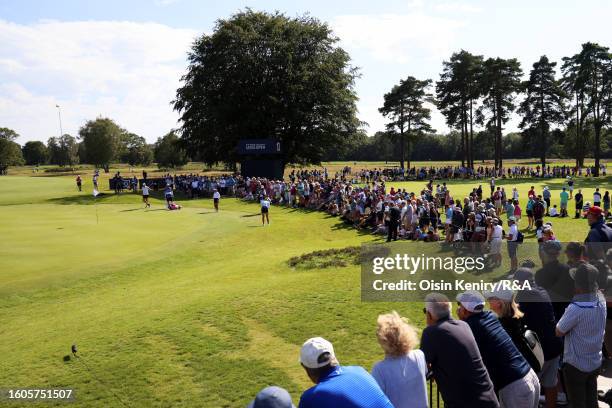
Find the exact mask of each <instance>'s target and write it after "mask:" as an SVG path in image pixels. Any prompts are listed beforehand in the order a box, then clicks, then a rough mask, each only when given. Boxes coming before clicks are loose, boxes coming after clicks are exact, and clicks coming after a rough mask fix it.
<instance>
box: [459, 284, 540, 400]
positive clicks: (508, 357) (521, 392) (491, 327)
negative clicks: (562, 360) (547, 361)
mask: <svg viewBox="0 0 612 408" xmlns="http://www.w3.org/2000/svg"><path fill="white" fill-rule="evenodd" d="M457 302H458V303H459V304H458V306H459V308H458V309H457V315H458V316H459V318H460V319H461V320H463V321H465V322H466V323H467V324H468V326H470V329H472V334H474V338H475V339H476V344H478V349H479V350H480V354H481V355H482V361H483V362H484V364H485V366H486V367H487V371H488V372H489V375H490V376H491V380H492V381H493V386H494V387H495V390H496V391H497V393H498V398H499V402H500V405H501V406H502V407H507V408H538V404H539V399H540V382H539V380H538V376H537V375H536V373H535V372H534V371H533V370H532V369H531V367H530V366H529V363H528V362H527V360H526V359H525V357H523V355H522V354H521V352H520V351H519V350H518V349H517V348H516V346H515V345H514V343H513V342H512V339H511V338H510V336H509V335H508V333H507V332H506V331H505V330H504V328H503V327H502V325H501V324H500V323H499V320H498V319H497V317H496V316H495V314H493V313H492V312H491V311H489V310H487V311H485V310H484V305H485V300H484V297H483V296H482V295H481V294H480V293H479V292H475V291H468V292H464V293H461V294H459V295H458V296H457Z"/></svg>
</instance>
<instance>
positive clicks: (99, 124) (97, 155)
mask: <svg viewBox="0 0 612 408" xmlns="http://www.w3.org/2000/svg"><path fill="white" fill-rule="evenodd" d="M123 132H124V131H123V129H121V128H120V127H119V126H118V125H117V124H116V123H115V122H114V121H112V120H111V119H108V118H97V119H95V120H89V121H87V122H86V123H85V124H84V125H83V126H82V127H81V129H79V138H80V139H81V140H82V143H83V145H84V149H85V153H86V156H87V161H88V162H89V163H91V164H94V165H96V166H97V167H103V168H104V171H106V172H108V167H109V164H110V162H111V161H112V160H114V159H115V158H116V156H117V152H118V150H119V144H120V138H121V135H122V133H123Z"/></svg>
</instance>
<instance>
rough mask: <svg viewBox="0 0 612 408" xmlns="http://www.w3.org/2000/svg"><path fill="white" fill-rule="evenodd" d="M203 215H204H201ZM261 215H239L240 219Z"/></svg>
mask: <svg viewBox="0 0 612 408" xmlns="http://www.w3.org/2000/svg"><path fill="white" fill-rule="evenodd" d="M202 214H204V213H202ZM260 215H261V214H245V215H241V216H240V218H249V217H258V216H260Z"/></svg>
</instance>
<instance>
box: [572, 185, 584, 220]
mask: <svg viewBox="0 0 612 408" xmlns="http://www.w3.org/2000/svg"><path fill="white" fill-rule="evenodd" d="M583 200H584V196H583V195H582V190H578V193H576V195H575V196H574V201H575V202H576V216H575V217H574V218H580V213H581V212H582V206H583V204H584V202H583Z"/></svg>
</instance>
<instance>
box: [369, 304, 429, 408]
mask: <svg viewBox="0 0 612 408" xmlns="http://www.w3.org/2000/svg"><path fill="white" fill-rule="evenodd" d="M376 337H377V338H378V343H379V344H380V346H381V347H382V349H383V350H384V352H385V359H384V360H382V361H379V362H378V363H376V364H375V365H374V367H373V368H372V376H373V377H374V378H375V379H376V381H377V382H378V385H380V388H381V389H382V390H383V392H384V393H385V394H386V395H387V397H389V400H391V403H392V404H393V406H394V407H395V408H427V386H426V375H427V364H426V363H425V355H424V354H423V352H422V351H421V350H414V347H415V346H416V344H417V342H418V338H417V334H416V331H415V329H414V328H413V327H412V326H410V325H409V324H408V323H407V322H406V321H405V319H403V318H402V317H400V316H399V314H397V312H395V311H394V312H392V313H389V314H385V315H380V316H378V329H377V331H376Z"/></svg>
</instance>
